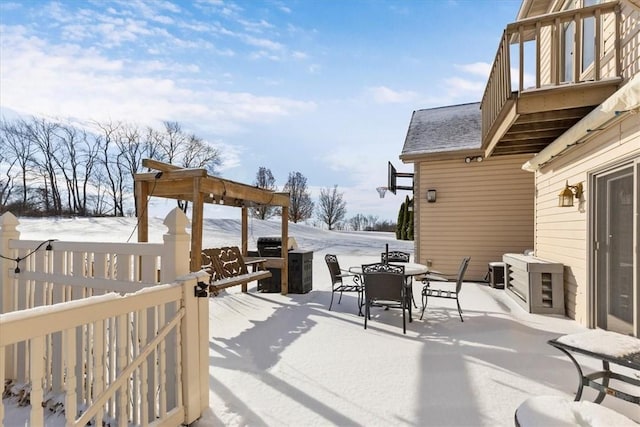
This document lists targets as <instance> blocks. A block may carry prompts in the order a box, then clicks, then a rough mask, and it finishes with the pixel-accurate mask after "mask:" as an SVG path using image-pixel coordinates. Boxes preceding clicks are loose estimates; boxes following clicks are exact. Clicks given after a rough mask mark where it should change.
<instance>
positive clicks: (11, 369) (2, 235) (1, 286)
mask: <svg viewBox="0 0 640 427" xmlns="http://www.w3.org/2000/svg"><path fill="white" fill-rule="evenodd" d="M19 223H20V222H19V221H18V218H16V217H15V216H14V215H13V214H12V213H11V212H5V213H4V214H2V215H0V255H2V256H6V257H11V256H12V253H11V252H10V250H9V240H14V239H15V240H18V239H20V232H19V231H18V230H17V227H18V224H19ZM15 267H16V266H15V263H14V262H13V261H11V260H8V259H4V258H0V314H2V313H8V312H10V311H13V280H11V279H10V277H9V271H10V269H12V268H15ZM0 334H1V332H0ZM14 349H15V346H13V345H11V346H8V347H7V348H6V349H4V350H3V351H4V357H0V370H2V373H3V375H0V377H2V378H3V381H2V383H0V384H3V386H4V379H11V378H14V377H13V375H14V374H15V360H14V357H15V354H14ZM3 359H4V362H3ZM0 421H2V418H0Z"/></svg>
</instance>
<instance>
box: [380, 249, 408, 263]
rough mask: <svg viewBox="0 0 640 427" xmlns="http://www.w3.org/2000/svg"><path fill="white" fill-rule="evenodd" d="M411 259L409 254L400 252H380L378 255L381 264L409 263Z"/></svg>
mask: <svg viewBox="0 0 640 427" xmlns="http://www.w3.org/2000/svg"><path fill="white" fill-rule="evenodd" d="M410 259H411V254H410V253H409V252H402V251H389V252H388V253H387V252H382V253H381V254H380V261H381V262H383V263H387V262H409V260H410Z"/></svg>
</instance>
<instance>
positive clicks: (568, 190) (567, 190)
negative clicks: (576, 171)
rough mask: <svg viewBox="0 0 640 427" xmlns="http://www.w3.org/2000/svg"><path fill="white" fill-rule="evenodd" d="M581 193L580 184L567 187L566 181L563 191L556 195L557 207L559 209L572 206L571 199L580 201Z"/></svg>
mask: <svg viewBox="0 0 640 427" xmlns="http://www.w3.org/2000/svg"><path fill="white" fill-rule="evenodd" d="M583 192H584V190H583V189H582V183H581V182H579V183H577V184H576V185H569V181H567V183H566V185H565V187H564V189H563V190H562V191H561V192H560V194H558V206H559V207H561V208H569V207H571V206H573V198H574V197H575V198H576V199H578V200H580V198H581V197H582V193H583Z"/></svg>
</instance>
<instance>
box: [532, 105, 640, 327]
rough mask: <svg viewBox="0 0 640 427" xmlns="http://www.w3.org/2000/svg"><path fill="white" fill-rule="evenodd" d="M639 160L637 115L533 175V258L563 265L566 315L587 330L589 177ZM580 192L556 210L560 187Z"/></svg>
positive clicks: (630, 116) (638, 124)
mask: <svg viewBox="0 0 640 427" xmlns="http://www.w3.org/2000/svg"><path fill="white" fill-rule="evenodd" d="M638 156H640V120H638V115H637V114H630V115H628V116H627V118H626V119H625V120H623V121H621V122H619V123H617V124H615V125H614V126H611V127H609V128H608V129H606V130H602V131H599V132H598V134H597V135H595V136H594V138H593V139H592V140H590V141H589V142H587V143H584V144H582V145H580V146H577V147H576V148H574V149H573V150H570V151H568V152H567V154H565V155H564V156H561V157H559V158H558V159H557V160H555V161H553V162H551V163H550V164H548V165H547V166H546V167H544V168H542V169H540V170H539V171H538V172H537V173H536V192H537V197H536V233H535V234H536V238H535V239H536V241H535V251H536V256H538V257H540V258H543V259H547V260H550V261H554V262H560V263H562V264H564V265H565V269H564V289H565V305H566V311H567V315H568V316H569V317H571V318H574V319H576V320H577V321H578V322H580V323H582V324H583V325H588V322H589V320H588V318H589V316H588V292H589V264H588V263H589V259H590V254H589V250H590V249H589V248H590V237H589V234H588V233H589V218H590V212H589V206H590V205H589V202H590V196H591V188H589V187H590V185H589V174H590V173H593V172H597V171H601V170H604V168H606V167H614V166H617V165H619V164H622V163H623V161H625V160H631V159H633V158H634V157H638ZM567 181H568V182H569V184H570V185H575V184H577V183H579V182H581V183H582V185H583V186H584V190H585V192H584V195H583V197H582V200H581V202H580V203H576V204H575V205H574V206H573V207H571V208H560V207H558V194H559V193H560V191H561V190H562V189H563V188H564V185H565V183H566V182H567Z"/></svg>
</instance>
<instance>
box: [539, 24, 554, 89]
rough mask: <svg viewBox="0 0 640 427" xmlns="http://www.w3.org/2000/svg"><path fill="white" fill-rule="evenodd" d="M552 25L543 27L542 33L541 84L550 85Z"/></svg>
mask: <svg viewBox="0 0 640 427" xmlns="http://www.w3.org/2000/svg"><path fill="white" fill-rule="evenodd" d="M552 31H553V29H552V28H551V27H544V28H542V31H541V35H540V61H539V62H540V63H539V67H540V85H541V86H548V85H550V84H551V81H552V77H551V66H552V64H551V56H552V55H551V52H552V51H551V32H552Z"/></svg>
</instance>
